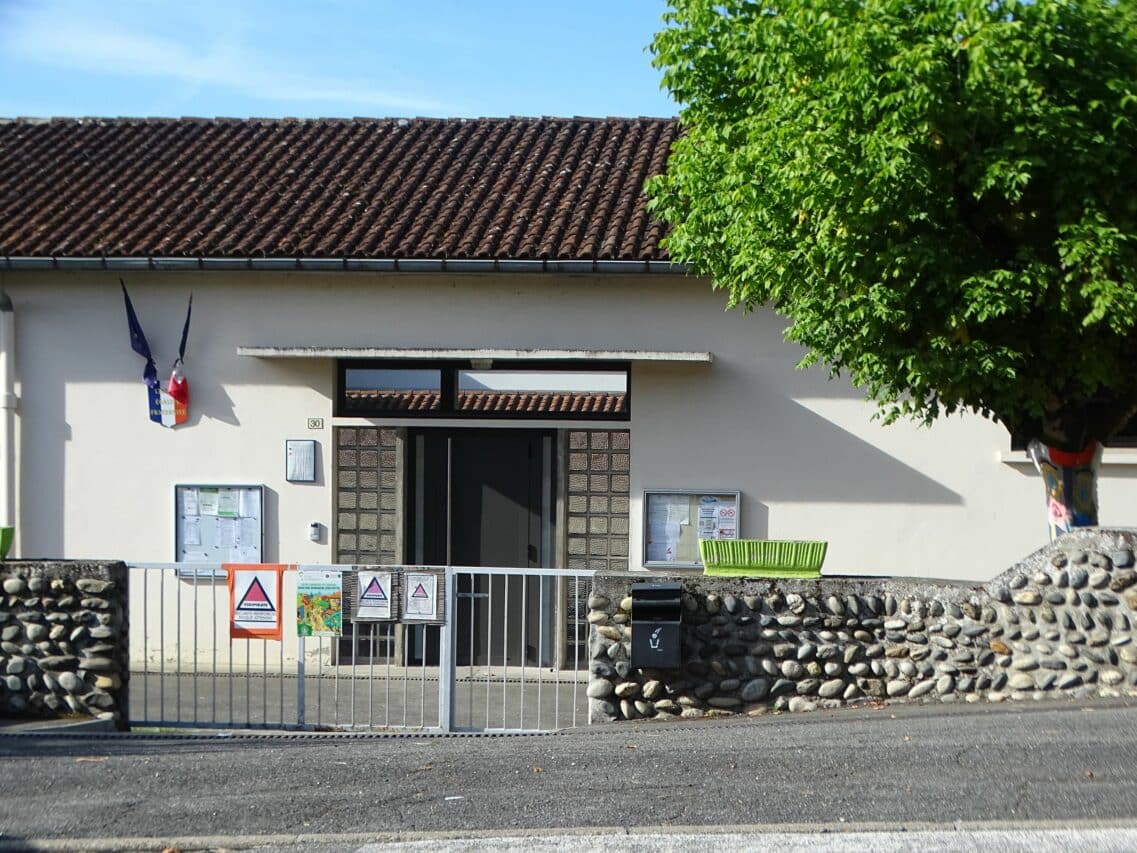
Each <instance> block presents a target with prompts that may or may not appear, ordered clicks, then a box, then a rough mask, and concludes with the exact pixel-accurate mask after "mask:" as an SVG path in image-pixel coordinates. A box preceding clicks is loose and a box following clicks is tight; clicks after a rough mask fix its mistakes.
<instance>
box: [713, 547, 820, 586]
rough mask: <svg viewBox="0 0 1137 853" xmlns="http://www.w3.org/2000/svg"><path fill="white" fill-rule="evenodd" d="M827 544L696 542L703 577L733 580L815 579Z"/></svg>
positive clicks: (817, 576)
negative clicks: (729, 578) (711, 576)
mask: <svg viewBox="0 0 1137 853" xmlns="http://www.w3.org/2000/svg"><path fill="white" fill-rule="evenodd" d="M828 545H829V543H828V542H817V541H808V540H780V539H700V540H699V557H701V558H702V561H703V574H705V575H716V576H718V577H734V578H819V577H821V564H822V563H823V562H825V550H826V548H827V547H828Z"/></svg>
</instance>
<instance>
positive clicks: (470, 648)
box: [466, 572, 477, 726]
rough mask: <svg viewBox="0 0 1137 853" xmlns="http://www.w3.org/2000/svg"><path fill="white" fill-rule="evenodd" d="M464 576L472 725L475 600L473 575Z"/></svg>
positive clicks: (471, 718) (472, 719) (474, 682)
mask: <svg viewBox="0 0 1137 853" xmlns="http://www.w3.org/2000/svg"><path fill="white" fill-rule="evenodd" d="M466 577H467V578H468V579H469V582H470V595H469V598H467V599H466V600H467V601H468V602H469V604H470V619H469V622H470V640H469V645H468V646H466V654H467V655H469V663H470V692H469V697H470V701H469V706H470V712H469V713H470V720H469V723H470V725H471V726H472V725H474V685H475V684H476V683H477V682H476V681H475V680H474V658H475V657H476V655H475V654H474V600H475V599H474V575H473V573H472V572H466Z"/></svg>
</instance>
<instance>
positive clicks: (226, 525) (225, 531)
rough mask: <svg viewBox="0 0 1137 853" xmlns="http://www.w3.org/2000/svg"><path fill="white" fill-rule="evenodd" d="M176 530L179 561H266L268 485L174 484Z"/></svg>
mask: <svg viewBox="0 0 1137 853" xmlns="http://www.w3.org/2000/svg"><path fill="white" fill-rule="evenodd" d="M174 529H175V537H174V542H175V545H174V548H175V552H174V561H175V562H178V563H260V562H263V556H264V486H254V485H225V484H218V483H202V484H196V485H195V484H179V485H177V486H174ZM188 568H189V567H187V569H188ZM181 573H183V574H184V573H185V572H181ZM191 573H192V572H191Z"/></svg>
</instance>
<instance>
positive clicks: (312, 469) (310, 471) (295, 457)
mask: <svg viewBox="0 0 1137 853" xmlns="http://www.w3.org/2000/svg"><path fill="white" fill-rule="evenodd" d="M284 457H285V465H284V479H286V480H288V482H290V483H314V482H316V442H315V441H314V440H312V439H289V440H287V441H285V442H284Z"/></svg>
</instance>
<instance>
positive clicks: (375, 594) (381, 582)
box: [355, 571, 391, 621]
mask: <svg viewBox="0 0 1137 853" xmlns="http://www.w3.org/2000/svg"><path fill="white" fill-rule="evenodd" d="M356 580H357V582H358V583H357V585H356V590H357V591H358V592H357V595H358V599H357V600H356V602H355V618H356V620H358V621H363V620H367V619H390V618H391V573H390V572H365V571H360V572H359V573H358V574H357V575H356Z"/></svg>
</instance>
